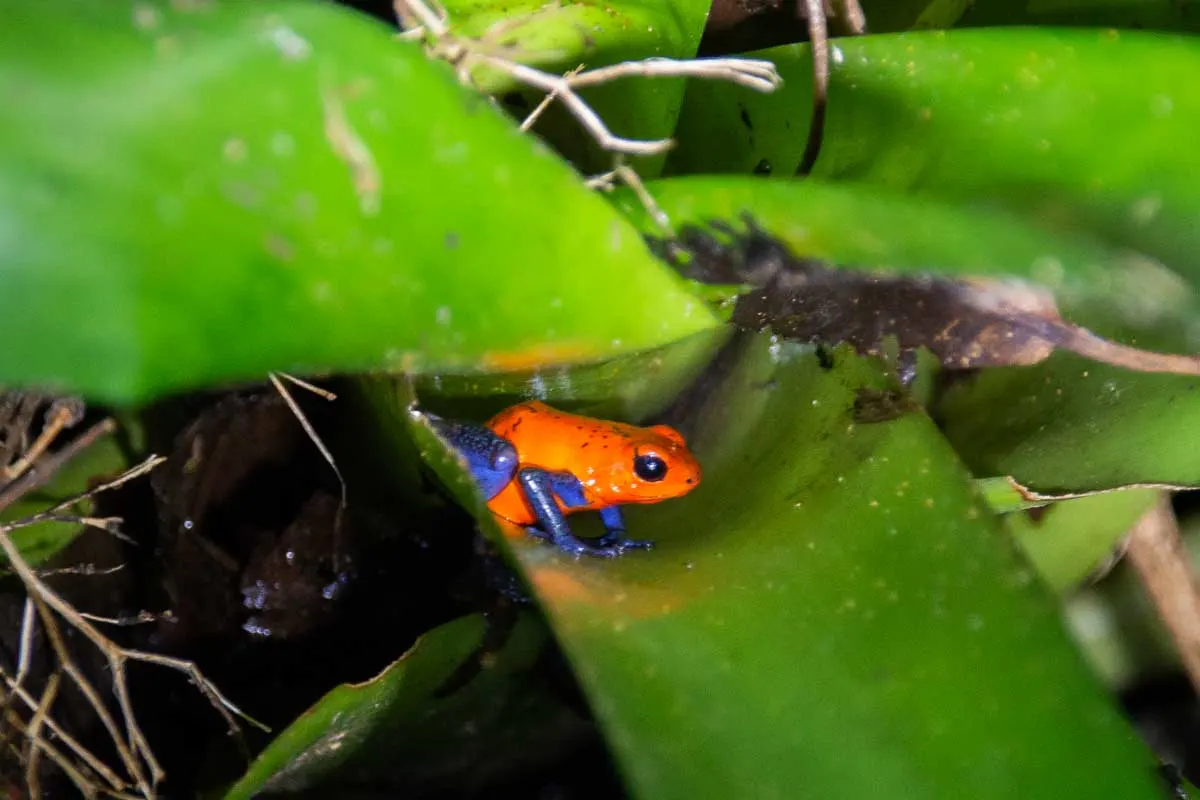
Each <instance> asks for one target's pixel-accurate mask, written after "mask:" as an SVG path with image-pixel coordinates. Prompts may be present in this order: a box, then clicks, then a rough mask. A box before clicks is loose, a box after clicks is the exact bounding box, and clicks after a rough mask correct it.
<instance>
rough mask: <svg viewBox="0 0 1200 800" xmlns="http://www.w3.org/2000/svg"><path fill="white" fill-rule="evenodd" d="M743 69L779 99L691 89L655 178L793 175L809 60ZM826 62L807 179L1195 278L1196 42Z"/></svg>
mask: <svg viewBox="0 0 1200 800" xmlns="http://www.w3.org/2000/svg"><path fill="white" fill-rule="evenodd" d="M757 55H759V56H761V57H764V58H769V59H771V60H773V61H775V62H776V64H777V65H778V67H779V70H780V73H781V74H782V75H783V78H784V88H783V89H782V90H781V91H778V92H775V93H773V94H770V95H761V96H760V95H753V96H752V95H749V94H742V93H735V92H733V91H731V90H730V89H729V87H725V86H720V85H717V84H705V83H701V82H691V83H690V84H689V86H688V91H687V95H686V97H685V102H684V109H683V112H682V113H681V116H680V123H679V131H678V134H677V138H678V140H679V146H678V147H677V148H676V150H675V151H674V152H673V153H672V155H671V158H670V159H669V160H668V164H667V169H668V171H669V172H671V173H674V174H681V173H686V172H740V173H749V172H751V171H752V170H753V169H754V168H755V166H756V165H758V164H759V163H760V162H761V161H765V162H767V163H769V164H770V165H771V166H772V168H773V174H775V175H784V176H786V175H790V174H791V173H792V172H793V171H794V170H795V168H796V165H797V164H798V163H799V161H800V156H801V153H802V151H803V148H804V141H805V131H807V129H808V117H809V113H810V111H809V109H810V101H811V86H810V84H811V79H810V73H811V61H810V54H809V51H808V48H807V46H803V45H796V46H789V47H782V48H775V49H772V50H766V51H763V52H761V53H759V54H757ZM831 60H832V76H831V83H830V88H829V97H830V102H829V109H828V118H827V122H826V126H825V139H824V141H825V145H824V148H823V149H822V153H821V157H820V159H819V160H818V162H817V165H816V169H815V171H814V173H813V174H814V175H816V176H819V177H826V178H835V179H838V180H857V181H862V182H866V183H871V184H876V185H881V186H887V187H892V188H895V189H902V190H907V191H910V192H920V193H925V194H931V195H938V196H941V197H945V198H950V199H953V200H956V201H959V202H962V203H967V204H971V205H977V206H990V207H1003V208H1007V209H1010V210H1014V211H1017V212H1019V213H1022V214H1024V215H1026V216H1027V217H1028V218H1029V219H1031V220H1036V221H1037V222H1038V224H1041V225H1043V226H1044V227H1048V228H1053V229H1056V230H1080V229H1084V230H1090V231H1091V232H1092V233H1094V234H1095V235H1096V236H1098V237H1100V238H1102V239H1103V240H1105V241H1108V242H1111V243H1114V244H1119V245H1124V246H1132V247H1135V248H1137V249H1139V250H1141V251H1143V252H1145V253H1147V254H1149V255H1151V256H1154V257H1156V258H1158V259H1161V260H1162V261H1164V262H1165V263H1168V264H1169V265H1170V266H1171V267H1172V268H1174V269H1177V270H1180V271H1182V272H1185V273H1187V274H1196V273H1197V272H1198V271H1200V256H1197V254H1198V253H1200V228H1197V226H1196V225H1195V224H1194V220H1195V219H1196V215H1197V214H1198V213H1200V195H1198V194H1197V192H1196V191H1195V187H1194V182H1193V181H1192V179H1191V176H1192V175H1194V174H1196V173H1197V172H1198V171H1200V152H1198V151H1197V149H1196V148H1195V147H1192V146H1191V143H1192V139H1193V137H1194V135H1195V131H1196V130H1197V129H1198V128H1200V90H1197V88H1196V86H1195V85H1194V84H1192V83H1189V82H1186V81H1183V82H1181V81H1180V80H1179V76H1180V75H1190V74H1195V73H1196V72H1197V71H1200V42H1198V41H1196V40H1195V39H1192V38H1186V37H1171V36H1163V35H1148V34H1137V33H1128V32H1122V33H1118V32H1116V31H1104V32H1098V31H1080V30H1042V29H1033V28H1030V29H1020V30H1005V29H995V30H962V31H950V32H933V33H920V34H900V35H884V36H868V37H862V38H852V39H840V40H837V41H836V42H835V43H834V48H833V57H832V59H831ZM1131 75H1136V76H1137V79H1136V81H1131V80H1130V76H1131ZM1098 131H1103V137H1102V140H1098V139H1097V132H1098Z"/></svg>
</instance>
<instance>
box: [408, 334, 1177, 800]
mask: <svg viewBox="0 0 1200 800" xmlns="http://www.w3.org/2000/svg"><path fill="white" fill-rule="evenodd" d="M740 342H741V347H742V350H741V352H740V353H739V354H738V355H739V357H738V358H736V359H734V360H733V361H732V362H729V361H726V362H725V363H732V367H731V370H732V372H731V373H729V374H728V375H726V377H725V379H724V380H722V381H720V382H719V383H718V384H716V385H715V386H714V385H713V384H707V385H708V386H709V390H708V391H707V392H706V393H705V394H703V395H698V396H696V397H693V398H691V400H692V401H693V403H685V404H684V405H685V406H686V407H691V408H693V409H694V410H693V412H692V413H691V415H690V416H688V417H686V418H684V419H681V420H675V421H676V422H678V423H680V424H681V426H682V427H683V429H684V431H685V433H687V434H688V437H689V442H690V443H691V444H692V446H693V448H694V449H695V451H696V452H697V454H698V456H699V458H700V460H701V463H702V464H703V466H704V469H705V477H704V480H703V482H702V483H701V485H700V486H699V488H698V489H697V490H696V491H695V492H693V493H692V494H691V495H689V496H687V497H685V498H682V499H678V500H674V501H671V502H667V503H661V504H658V505H654V506H644V507H636V508H632V509H631V510H629V512H628V522H629V530H630V533H631V535H634V536H643V537H645V536H649V537H652V538H654V539H655V540H656V541H657V543H658V546H657V547H656V549H655V550H654V551H653V552H650V553H637V554H632V555H629V556H627V557H625V558H622V559H620V560H618V561H601V560H583V561H575V560H572V559H570V558H567V557H564V556H562V555H560V554H559V553H558V552H557V551H555V550H553V549H552V548H550V547H549V546H546V545H544V544H542V543H539V542H535V541H531V540H530V539H529V538H528V537H526V536H525V535H524V534H523V533H522V532H520V531H515V530H511V529H506V530H503V531H501V530H497V529H496V528H495V525H496V523H495V521H494V520H493V519H492V518H490V517H489V516H487V515H486V514H484V515H483V516H481V519H480V521H481V524H482V525H483V526H484V527H485V529H491V530H492V531H493V534H494V535H497V536H502V535H503V536H507V537H508V538H507V539H506V541H508V542H509V543H510V546H511V548H512V551H513V553H514V555H515V557H516V558H517V560H518V562H519V563H520V564H521V566H522V568H523V570H524V572H525V574H526V576H527V578H528V580H529V582H530V583H531V585H532V586H533V587H534V590H535V593H536V595H537V597H538V599H539V600H540V601H541V603H542V605H543V607H544V609H545V610H546V612H547V614H548V616H549V617H550V620H551V623H552V626H553V628H554V630H555V633H556V635H557V636H558V638H559V640H560V642H561V643H562V645H563V647H564V649H565V650H566V652H567V654H568V657H569V658H570V659H571V661H572V663H573V665H574V667H575V669H576V672H577V674H578V677H579V679H580V681H581V683H582V685H583V687H584V689H585V691H586V693H587V695H588V697H589V700H590V702H591V704H592V708H593V710H594V711H595V713H596V714H597V716H598V717H599V719H600V722H601V723H602V725H603V726H604V727H605V729H606V731H607V734H608V740H609V742H610V744H611V746H612V747H613V750H614V753H615V755H616V756H617V758H618V761H619V763H620V765H621V768H622V770H623V772H624V773H625V775H626V777H627V780H628V782H629V785H630V788H631V791H632V793H633V794H634V796H638V797H653V798H671V797H698V796H702V797H710V796H736V795H738V794H739V793H744V789H745V787H746V786H754V787H755V791H756V793H757V794H759V795H761V796H781V797H814V798H838V797H855V798H872V797H880V798H934V797H947V798H959V797H962V796H963V794H964V792H967V793H969V794H970V795H971V796H972V797H979V798H989V797H996V798H1011V797H1054V796H1120V797H1130V798H1137V797H1144V798H1157V797H1158V796H1159V793H1160V787H1159V786H1158V784H1157V779H1156V777H1155V776H1154V774H1153V770H1152V766H1153V764H1152V760H1151V759H1150V757H1149V754H1148V753H1147V752H1146V751H1145V750H1144V749H1143V748H1142V747H1141V745H1139V744H1137V742H1136V739H1135V737H1134V736H1133V734H1132V732H1131V731H1130V729H1129V728H1128V726H1127V724H1126V723H1125V722H1124V721H1123V720H1122V719H1121V717H1120V715H1119V713H1118V712H1117V711H1116V709H1115V708H1113V706H1112V704H1111V701H1110V699H1109V698H1108V697H1107V696H1106V694H1105V693H1104V692H1103V690H1102V689H1101V688H1100V687H1099V686H1098V685H1097V684H1096V682H1095V681H1094V679H1093V678H1092V677H1091V675H1090V674H1089V673H1088V671H1087V669H1086V668H1085V667H1084V665H1083V662H1082V661H1081V660H1080V658H1079V657H1078V655H1077V654H1076V653H1075V652H1074V651H1073V649H1072V646H1071V644H1070V642H1069V641H1068V639H1067V638H1066V636H1065V635H1064V632H1063V630H1062V629H1061V627H1060V624H1059V621H1058V618H1057V613H1056V610H1055V605H1054V602H1053V600H1052V598H1051V597H1050V596H1049V594H1048V593H1046V592H1045V591H1044V590H1043V589H1042V588H1041V587H1040V586H1039V585H1038V584H1037V583H1036V582H1035V581H1034V579H1033V576H1032V573H1031V571H1030V570H1029V568H1028V567H1027V566H1024V565H1023V564H1022V563H1020V562H1019V560H1018V559H1015V558H1014V555H1013V553H1012V551H1011V550H1010V549H1009V547H1008V546H1007V545H1006V544H1005V542H1004V540H1003V538H1002V537H1000V536H999V535H998V534H999V531H998V529H997V527H996V525H995V524H994V522H993V520H992V518H991V517H990V515H988V513H987V511H986V508H985V507H984V505H983V504H982V502H981V501H980V499H979V498H978V497H977V496H976V495H975V494H974V493H973V492H972V490H971V488H970V487H971V484H970V481H969V479H968V477H967V475H966V474H965V472H964V470H963V469H962V467H961V466H960V465H959V464H958V462H957V461H956V460H955V457H954V455H953V453H952V452H951V451H950V450H949V448H947V447H946V446H945V444H944V443H943V442H942V440H941V438H940V436H939V434H938V432H937V431H936V430H935V429H934V428H933V426H932V425H931V424H930V422H929V420H928V419H926V418H925V417H924V416H921V415H917V414H910V415H907V416H903V417H900V418H898V419H894V420H892V421H889V422H882V423H875V424H860V423H856V421H855V420H854V418H853V415H852V411H851V408H852V406H853V404H854V401H855V398H856V396H857V392H858V390H859V389H860V388H862V387H873V388H881V387H882V386H884V382H883V380H882V378H881V376H880V374H879V372H878V371H877V370H876V369H874V368H872V367H871V366H870V365H869V363H868V362H864V361H861V360H858V359H854V358H852V357H850V356H849V355H848V354H846V353H844V352H843V351H841V350H839V351H838V353H837V357H836V364H835V367H834V368H833V369H832V370H831V371H825V370H823V369H821V367H820V366H819V365H818V362H817V359H815V358H814V357H813V356H812V354H811V352H810V351H809V350H808V349H806V348H796V347H785V348H782V349H780V348H772V347H770V346H769V343H768V341H767V339H766V338H765V337H742V338H741V339H740ZM695 403H698V405H695ZM434 445H436V442H431V446H430V447H429V454H430V455H429V457H430V463H431V466H433V467H434V468H435V469H436V470H438V471H439V473H440V474H442V475H443V476H444V479H445V480H446V481H447V482H448V483H450V484H451V485H454V486H457V487H458V489H457V491H458V492H459V493H460V496H463V497H464V502H466V504H467V505H468V506H469V507H471V508H473V509H474V510H475V511H476V512H477V513H478V512H480V511H481V510H482V507H481V505H480V501H479V499H478V497H477V496H473V495H471V494H470V493H466V494H464V491H465V489H466V487H469V481H468V480H467V479H466V478H465V477H464V476H463V475H462V473H461V471H458V470H457V469H456V467H455V462H454V460H453V459H452V458H448V456H447V455H446V453H445V451H444V450H442V449H441V448H438V447H436V446H434ZM571 519H572V525H573V527H576V529H577V530H579V531H580V532H583V533H594V532H596V530H597V527H596V526H595V524H594V521H591V520H586V519H579V521H575V520H576V519H577V518H576V517H572V518H571Z"/></svg>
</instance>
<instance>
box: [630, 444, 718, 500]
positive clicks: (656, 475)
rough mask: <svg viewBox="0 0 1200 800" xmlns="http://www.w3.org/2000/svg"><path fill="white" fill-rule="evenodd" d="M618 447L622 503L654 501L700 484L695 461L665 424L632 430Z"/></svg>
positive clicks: (681, 492) (678, 493)
mask: <svg viewBox="0 0 1200 800" xmlns="http://www.w3.org/2000/svg"><path fill="white" fill-rule="evenodd" d="M621 449H622V451H623V452H622V456H623V460H622V463H621V464H620V465H619V467H618V468H619V469H620V470H621V472H622V473H623V479H622V480H623V485H622V486H621V491H620V494H621V495H622V496H623V498H624V499H623V500H622V502H625V503H656V502H658V501H659V500H667V499H670V498H672V497H680V496H681V495H685V494H687V493H688V492H690V491H691V490H692V489H695V488H696V485H697V484H699V483H700V464H699V462H697V461H696V457H695V456H694V455H692V452H691V451H690V450H688V447H687V444H686V443H685V442H684V440H683V436H681V435H680V434H679V431H677V430H675V429H674V428H672V427H670V426H668V425H654V426H652V427H649V428H634V429H632V430H631V431H629V432H628V433H627V435H626V436H625V437H624V442H623V445H622V448H621Z"/></svg>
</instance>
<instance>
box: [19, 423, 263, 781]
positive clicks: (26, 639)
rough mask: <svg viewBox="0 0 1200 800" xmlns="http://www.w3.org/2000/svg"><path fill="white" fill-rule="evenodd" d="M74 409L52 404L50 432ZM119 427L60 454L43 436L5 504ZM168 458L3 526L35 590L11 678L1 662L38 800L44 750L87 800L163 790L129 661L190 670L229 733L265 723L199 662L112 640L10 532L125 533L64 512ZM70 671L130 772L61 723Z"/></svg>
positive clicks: (112, 524) (100, 429) (114, 522)
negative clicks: (108, 683)
mask: <svg viewBox="0 0 1200 800" xmlns="http://www.w3.org/2000/svg"><path fill="white" fill-rule="evenodd" d="M71 411H72V413H71V414H67V413H65V412H63V411H62V410H61V409H60V410H59V411H58V412H56V411H55V406H52V407H51V412H50V414H48V416H47V422H46V429H47V430H54V431H56V435H57V432H61V430H63V429H64V428H65V427H69V424H74V422H77V421H78V411H77V410H71ZM72 419H73V420H74V421H72ZM68 423H69V424H68ZM114 427H115V425H114V423H113V421H112V420H109V419H106V420H104V421H102V422H100V423H98V424H97V425H94V426H92V427H91V428H90V429H89V430H88V431H86V432H85V433H83V434H82V435H80V436H79V437H77V438H76V439H74V440H72V441H71V442H68V443H67V444H66V445H64V446H63V447H62V448H60V449H59V450H58V451H56V452H50V451H49V447H50V444H51V442H50V441H49V440H43V437H38V438H37V439H35V440H34V441H33V444H32V445H30V446H29V448H28V449H27V450H26V451H24V452H23V453H22V454H21V456H20V458H19V459H18V460H17V461H15V462H12V464H13V465H15V468H14V466H12V465H10V466H9V467H8V469H7V470H6V472H5V475H6V476H10V477H12V478H16V479H15V480H11V481H10V482H8V483H7V484H6V485H3V486H0V508H3V507H6V506H9V505H12V504H13V503H15V502H17V501H19V500H20V499H21V498H22V497H24V496H26V495H27V494H28V493H29V492H31V491H33V490H34V489H36V488H38V487H40V486H42V485H44V484H45V483H46V482H47V481H48V480H49V479H50V478H51V477H52V476H53V475H54V474H55V472H56V471H57V470H58V469H59V468H60V467H61V466H62V465H63V464H65V463H66V462H67V461H68V460H70V458H72V457H74V456H75V455H76V454H78V453H79V452H81V451H82V450H84V449H86V448H87V447H88V446H89V445H91V444H92V443H93V442H95V441H96V440H97V439H98V438H99V437H100V436H103V435H105V434H107V433H109V432H111V431H112V430H113V429H114ZM6 460H7V459H6ZM163 461H164V459H162V458H159V457H157V456H151V457H150V458H148V459H147V460H146V461H144V462H143V463H142V464H139V465H137V466H135V467H134V468H132V469H130V470H128V471H126V472H125V473H123V474H121V475H120V476H118V477H117V478H115V479H114V480H111V481H108V482H107V483H104V484H102V485H100V486H97V487H95V488H93V489H90V490H88V491H85V492H82V493H80V494H77V495H75V496H73V497H70V498H68V499H67V500H64V501H63V502H61V503H58V504H57V505H55V506H53V507H51V508H49V509H46V510H45V511H42V512H39V513H37V514H34V515H31V516H28V517H26V518H24V519H21V520H16V521H13V522H9V523H6V524H3V525H0V552H3V554H4V557H5V559H6V560H7V561H8V566H9V568H10V569H11V571H12V572H13V573H14V574H15V575H16V576H17V577H18V578H19V579H20V580H21V582H22V584H23V585H24V587H25V590H26V592H27V595H28V596H27V599H26V603H25V608H24V613H23V615H22V626H21V632H20V638H19V642H20V644H19V650H18V655H17V664H16V671H15V673H14V674H10V673H9V672H8V671H7V670H6V669H3V668H0V683H2V686H3V688H4V689H5V691H4V692H3V695H4V698H5V707H4V710H3V712H4V719H5V721H6V722H8V723H9V725H10V726H11V727H12V728H13V729H14V730H16V731H18V732H19V733H20V735H21V736H22V737H23V738H24V740H25V742H26V746H25V748H24V750H23V752H21V751H18V752H17V755H18V757H19V758H21V760H22V761H23V762H24V764H25V779H26V783H27V789H28V791H29V793H30V796H31V797H36V796H38V793H39V791H40V787H39V785H38V781H39V768H40V765H39V762H40V757H41V756H42V755H45V756H46V758H48V759H49V760H50V761H52V762H53V763H54V764H55V765H57V766H58V767H59V768H60V769H61V770H62V771H63V772H64V774H66V775H67V777H68V778H69V779H70V780H71V781H72V783H74V784H75V786H76V788H78V789H79V791H80V793H81V794H83V795H84V796H86V797H95V796H98V795H99V794H106V795H110V796H118V797H128V796H131V795H129V794H128V793H127V790H131V789H132V790H135V791H136V792H137V793H138V794H139V795H140V796H142V797H145V798H150V797H154V796H155V791H156V787H157V784H158V783H159V781H161V780H162V778H163V776H164V773H163V771H162V768H161V766H160V765H159V763H158V761H157V759H156V758H155V756H154V753H153V751H152V750H151V748H150V744H149V742H148V741H147V740H146V737H145V736H144V735H143V733H142V731H141V728H140V727H139V725H138V721H137V718H136V716H135V715H134V711H133V706H132V703H131V700H130V695H129V687H128V681H127V679H126V674H125V667H126V664H127V663H128V662H130V661H142V662H145V663H150V664H158V665H160V666H164V667H167V668H169V669H174V670H176V671H179V672H182V673H183V674H184V675H186V676H187V677H188V679H189V680H190V681H191V682H192V683H193V684H194V685H195V686H196V687H197V688H198V690H199V691H200V692H201V694H203V695H204V696H205V697H206V698H207V699H208V700H209V702H210V703H211V704H212V705H213V706H214V708H216V709H217V711H218V712H219V713H220V714H221V715H222V717H223V718H224V719H225V721H226V724H227V725H228V726H229V728H230V731H231V732H233V733H235V734H236V735H239V736H240V728H239V727H238V725H237V722H236V720H235V719H234V715H235V714H236V715H239V716H242V717H243V718H245V719H247V720H249V721H250V722H252V723H254V724H256V725H258V724H259V723H257V722H254V720H252V719H250V718H249V717H247V716H246V715H245V714H243V713H242V712H241V711H240V710H239V709H238V708H237V707H236V706H234V705H233V704H232V703H231V702H230V701H229V700H228V699H227V698H226V697H225V696H224V695H223V694H221V692H220V690H218V689H217V688H216V687H215V686H214V685H213V684H212V683H210V682H209V681H208V680H207V679H206V678H205V677H204V676H203V675H202V674H201V673H200V671H199V669H198V668H197V667H196V666H195V664H193V663H192V662H190V661H186V660H183V659H177V658H173V657H170V656H163V655H159V654H157V653H148V652H143V651H138V650H131V649H127V648H123V647H121V646H119V645H117V644H116V643H114V642H113V641H111V640H110V639H108V637H106V636H105V635H104V634H103V633H101V632H100V631H99V630H98V629H97V628H96V627H95V626H94V625H93V624H92V623H91V622H89V617H90V616H91V615H87V614H83V613H81V612H80V611H78V610H77V609H76V608H75V607H74V606H72V605H71V604H70V603H69V602H68V601H66V600H65V599H64V598H63V597H62V596H61V595H59V594H58V593H57V592H56V591H55V590H54V589H52V588H51V587H50V586H49V585H47V584H46V583H45V581H44V580H43V575H40V574H38V573H37V572H36V571H35V570H33V569H32V568H31V567H30V565H29V564H28V562H26V561H25V559H24V557H23V556H22V555H21V553H20V551H19V550H18V548H17V547H16V545H15V544H14V543H13V540H12V538H11V536H10V534H11V532H13V531H15V530H18V529H20V528H24V527H28V526H30V525H34V524H38V523H40V522H46V521H52V520H53V521H65V522H76V523H81V524H84V525H91V526H93V527H98V528H100V529H102V530H104V531H106V532H108V533H110V534H113V535H117V536H121V537H122V538H124V537H123V534H121V533H120V531H119V529H118V524H119V523H120V520H119V519H116V518H100V517H90V516H83V515H78V514H69V513H64V509H67V508H70V507H72V506H75V505H77V504H78V503H81V502H82V501H84V500H86V499H88V498H90V497H92V496H94V495H96V494H99V493H100V492H104V491H109V490H112V489H114V488H116V487H118V486H121V485H123V484H124V483H126V482H128V481H131V480H133V479H135V478H137V477H140V476H142V475H145V474H146V473H147V472H149V471H150V470H152V469H153V468H154V467H156V466H157V465H158V464H160V463H162V462H163ZM80 571H81V572H84V573H85V574H86V573H89V572H92V573H94V572H95V570H94V569H92V570H80ZM139 616H140V615H139ZM39 620H40V623H41V626H42V630H43V633H44V635H45V639H46V641H47V642H48V644H49V646H50V649H51V651H52V653H53V656H54V663H55V667H54V669H53V671H52V672H51V674H50V676H49V677H48V678H47V680H46V683H45V684H44V686H43V688H42V691H41V693H40V695H37V696H35V695H34V694H33V693H31V692H30V690H29V689H28V687H27V683H28V680H29V676H30V670H31V662H32V651H33V643H34V637H35V630H36V626H37V624H38V621H39ZM60 621H61V622H62V623H65V624H66V625H68V626H69V627H71V628H73V629H74V630H75V631H76V632H77V633H79V634H81V635H82V636H83V638H84V639H85V640H86V641H87V642H89V643H90V644H91V645H92V646H94V647H96V648H97V649H98V650H100V652H101V653H102V654H103V656H104V658H105V660H106V661H107V664H108V669H109V671H110V673H111V676H112V690H113V694H114V696H115V698H116V705H117V710H118V712H119V714H120V721H119V722H118V720H117V719H116V718H114V716H113V715H112V713H111V712H110V711H109V708H108V704H107V703H106V701H105V700H104V697H103V695H102V693H101V692H100V691H99V690H97V688H96V687H95V686H94V685H93V684H92V683H91V681H90V680H89V679H88V678H87V676H86V675H85V674H84V672H83V670H82V669H81V668H80V667H79V666H78V664H77V663H76V662H75V660H74V658H73V657H72V655H71V653H70V652H69V650H68V647H67V644H66V640H65V637H64V636H63V632H62V629H61V627H60ZM106 621H107V620H106ZM64 676H65V677H66V678H67V679H68V680H69V681H71V682H72V683H73V684H74V685H75V686H76V688H78V690H79V691H80V693H81V694H82V695H83V696H84V698H85V699H86V701H87V702H88V704H89V705H90V706H91V708H92V709H93V711H94V712H95V713H96V715H97V717H98V719H99V720H100V722H101V724H102V725H103V726H104V728H105V730H106V731H107V733H108V735H109V737H110V738H111V740H112V743H113V746H114V748H115V749H116V751H117V754H118V758H119V759H120V761H121V766H122V769H123V770H124V772H125V775H124V776H122V775H121V774H120V773H119V772H118V771H117V770H115V769H113V768H111V767H109V766H108V765H106V764H105V763H104V762H103V761H102V760H101V759H99V758H97V757H96V756H95V754H93V753H91V752H90V751H88V750H87V749H86V748H84V747H83V746H82V745H81V744H80V743H79V742H78V741H77V740H76V739H75V738H73V737H72V736H71V735H70V734H69V733H68V732H67V731H66V730H64V729H63V727H62V726H61V725H60V724H59V723H58V722H57V721H56V720H55V718H54V716H53V713H52V712H53V707H54V702H55V700H56V699H57V697H58V694H59V688H60V685H61V683H62V679H63V677H64ZM17 703H19V707H21V708H24V709H25V712H26V714H25V715H23V714H21V713H19V711H18V707H17V706H16V705H15V704H17ZM47 732H48V733H49V735H52V736H54V737H56V738H57V740H58V741H59V742H60V743H61V745H62V748H65V749H61V748H60V747H56V746H54V745H52V744H51V743H50V742H49V741H48V739H47Z"/></svg>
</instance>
